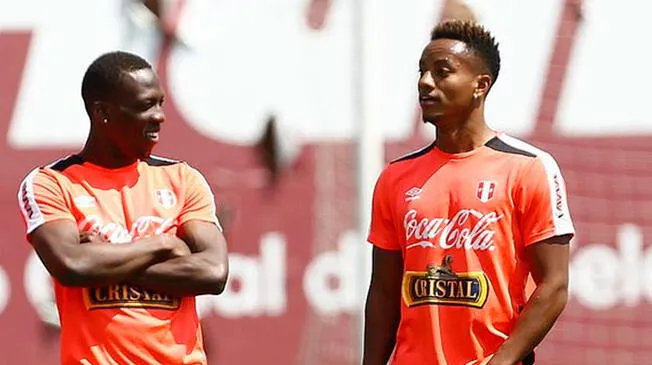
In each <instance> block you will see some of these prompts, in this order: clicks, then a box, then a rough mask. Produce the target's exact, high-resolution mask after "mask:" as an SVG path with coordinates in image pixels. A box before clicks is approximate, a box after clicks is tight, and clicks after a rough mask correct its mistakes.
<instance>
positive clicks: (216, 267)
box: [28, 219, 228, 296]
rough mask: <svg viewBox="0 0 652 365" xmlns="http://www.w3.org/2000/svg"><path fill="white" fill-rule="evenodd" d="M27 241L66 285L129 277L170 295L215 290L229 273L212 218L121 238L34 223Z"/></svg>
mask: <svg viewBox="0 0 652 365" xmlns="http://www.w3.org/2000/svg"><path fill="white" fill-rule="evenodd" d="M28 238H29V241H30V243H31V244H32V246H33V247H34V249H35V251H36V253H37V254H38V256H39V257H40V258H41V260H42V262H43V263H44V265H45V267H46V268H47V269H48V271H49V272H50V274H51V275H52V276H53V277H54V278H55V279H57V281H58V282H60V283H61V284H62V285H65V286H79V287H94V286H102V285H109V284H118V283H130V284H134V285H137V286H139V287H142V288H145V289H150V290H155V291H159V292H162V293H165V294H170V295H175V296H192V295H200V294H219V293H221V292H222V291H223V290H224V287H225V285H226V280H227V276H228V261H227V247H226V240H225V239H224V236H223V235H222V233H221V232H220V230H219V228H218V227H217V225H216V224H214V223H211V222H206V221H202V220H189V221H187V222H185V223H183V224H182V225H181V226H180V227H179V230H178V236H171V235H159V236H154V237H149V238H143V239H138V240H134V241H132V242H128V243H123V244H107V243H106V242H104V241H103V240H102V239H101V238H100V237H99V236H96V235H88V234H82V235H80V233H79V231H78V229H77V226H76V224H75V223H74V222H73V221H71V220H63V219H62V220H54V221H51V222H48V223H45V224H43V225H41V226H40V227H38V228H37V229H35V230H34V231H33V232H32V233H31V234H30V235H29V237H28Z"/></svg>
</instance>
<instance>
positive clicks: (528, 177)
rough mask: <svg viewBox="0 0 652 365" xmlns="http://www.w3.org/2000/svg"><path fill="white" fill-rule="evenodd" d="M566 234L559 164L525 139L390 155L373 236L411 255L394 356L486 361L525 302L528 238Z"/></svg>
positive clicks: (442, 362)
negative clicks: (392, 157) (455, 151)
mask: <svg viewBox="0 0 652 365" xmlns="http://www.w3.org/2000/svg"><path fill="white" fill-rule="evenodd" d="M566 234H570V235H572V234H574V228H573V224H572V221H571V217H570V213H569V209H568V204H567V200H566V188H565V185H564V179H563V178H562V175H561V173H560V170H559V167H558V165H557V163H556V162H555V160H554V159H553V157H552V156H551V155H550V154H548V153H546V152H544V151H541V150H539V149H537V148H535V147H533V146H531V145H529V144H527V143H525V142H522V141H520V140H517V139H515V138H512V137H509V136H507V135H504V134H501V135H499V136H497V137H495V138H493V139H492V140H490V141H489V142H487V144H486V145H485V146H483V147H481V148H478V149H475V150H473V151H470V152H467V153H460V154H447V153H444V152H442V151H441V150H439V149H437V148H436V147H434V144H433V145H431V146H429V147H426V148H424V149H423V150H421V151H417V152H415V153H413V154H410V155H407V156H405V157H403V158H400V159H398V160H396V161H394V162H392V163H390V164H389V165H388V166H387V167H386V168H385V170H384V171H383V172H382V174H381V176H380V177H379V179H378V181H377V184H376V187H375V191H374V198H373V209H372V219H371V228H370V233H369V237H368V240H369V242H371V243H372V244H374V245H375V246H377V247H379V248H382V249H386V250H400V251H401V252H402V255H403V260H404V274H403V289H402V300H401V303H402V306H401V322H400V325H399V330H398V334H397V344H396V349H395V354H394V358H393V362H392V364H395V365H420V364H423V365H426V364H427V365H478V364H483V363H485V362H486V361H487V360H488V358H489V357H490V356H491V355H492V354H493V353H494V352H495V351H496V350H497V348H498V347H499V346H500V345H501V344H502V343H503V342H504V340H505V339H506V338H507V336H508V335H509V334H510V331H511V330H512V328H513V326H514V324H515V322H516V319H517V318H518V315H519V313H520V311H521V310H522V308H523V306H524V305H525V303H526V302H527V293H526V282H527V280H528V277H529V274H530V270H529V268H528V267H527V264H526V262H525V260H524V259H523V254H524V248H525V247H526V246H528V245H531V244H533V243H536V242H539V241H541V240H544V239H547V238H550V237H553V236H558V235H566Z"/></svg>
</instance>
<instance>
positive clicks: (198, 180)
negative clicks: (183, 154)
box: [178, 163, 222, 230]
mask: <svg viewBox="0 0 652 365" xmlns="http://www.w3.org/2000/svg"><path fill="white" fill-rule="evenodd" d="M182 174H183V175H182V179H183V186H184V202H183V208H182V210H181V213H180V214H179V219H178V221H179V225H181V224H183V223H185V222H188V221H190V220H201V221H205V222H210V223H215V225H217V227H218V228H220V230H222V227H221V226H220V223H219V221H218V219H217V214H216V210H215V197H214V195H213V191H212V190H211V188H210V185H208V182H207V181H206V178H204V176H203V175H202V174H201V173H200V172H199V171H198V170H196V169H194V168H192V167H190V166H189V165H187V164H185V163H184V168H183V172H182Z"/></svg>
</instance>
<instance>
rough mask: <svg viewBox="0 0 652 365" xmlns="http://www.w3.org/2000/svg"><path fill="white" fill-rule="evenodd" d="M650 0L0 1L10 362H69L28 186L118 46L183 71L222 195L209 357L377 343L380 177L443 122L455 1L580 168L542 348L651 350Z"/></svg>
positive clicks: (313, 356)
mask: <svg viewBox="0 0 652 365" xmlns="http://www.w3.org/2000/svg"><path fill="white" fill-rule="evenodd" d="M651 13H652V3H650V2H645V1H640V0H619V1H613V0H585V1H582V0H546V1H517V0H490V1H488V0H473V1H471V0H469V1H464V0H410V1H390V0H374V1H373V2H372V1H369V0H348V1H344V0H168V1H165V0H158V1H157V0H152V1H141V0H125V1H119V0H94V1H84V0H59V1H46V0H0V79H1V80H2V81H1V82H0V136H2V137H4V138H2V141H1V142H0V164H1V165H2V166H3V172H2V178H1V179H0V208H1V209H0V219H1V220H2V225H3V227H4V228H3V230H2V232H1V233H0V355H1V356H0V364H17V363H20V364H26V365H31V364H46V365H47V364H56V363H58V318H57V313H56V308H55V306H54V303H53V298H52V288H51V286H50V281H49V277H48V275H47V272H46V271H45V270H44V268H43V266H42V265H41V264H40V262H39V261H38V259H37V258H36V256H35V255H34V254H33V253H32V251H31V250H30V247H29V245H28V244H27V243H26V241H25V239H24V233H23V232H24V231H23V224H22V222H21V219H20V216H19V213H18V208H17V202H16V192H17V189H18V184H19V182H20V180H21V179H22V178H23V177H24V176H25V175H26V174H27V173H28V172H29V171H30V170H31V169H32V168H34V167H36V166H39V165H42V164H45V163H47V162H49V161H53V160H56V159H57V158H58V157H60V156H61V155H64V154H69V153H74V152H76V151H78V150H79V148H80V147H81V146H82V144H83V142H84V140H85V137H86V134H87V131H88V121H87V118H86V116H85V114H84V109H83V104H82V100H81V97H80V85H81V79H82V75H83V73H84V71H85V69H86V67H87V66H88V64H89V63H90V62H91V61H92V60H93V59H94V58H95V57H97V56H98V55H99V54H101V53H103V52H105V51H110V50H115V49H123V50H128V51H132V52H135V53H138V54H140V55H142V56H144V57H145V58H147V59H148V60H150V61H151V62H152V64H153V65H155V66H156V69H157V70H158V72H159V74H160V77H161V79H162V81H163V83H164V85H165V88H166V90H167V93H168V102H167V104H166V112H167V117H168V118H167V122H166V125H165V126H164V129H163V138H162V139H163V141H162V142H161V144H160V146H159V147H158V150H157V151H156V152H157V154H160V155H164V156H169V157H174V158H177V159H183V160H187V161H189V162H190V163H192V164H193V165H194V166H196V167H197V168H199V169H200V170H201V171H202V172H203V173H204V174H205V175H206V177H207V179H208V180H209V182H210V183H211V185H212V187H213V190H214V192H215V195H216V200H217V202H218V210H219V211H218V214H219V216H220V219H221V221H222V223H223V225H224V227H225V232H226V235H227V238H228V241H229V244H230V251H231V256H230V262H231V275H230V282H229V286H228V288H227V290H226V292H225V293H224V294H223V295H221V296H219V297H201V298H200V300H199V308H198V311H199V314H200V315H201V318H202V325H203V327H204V330H205V334H206V342H207V343H206V347H207V352H208V356H209V363H210V364H243V365H248V364H260V363H273V364H305V365H352V364H357V363H359V354H360V351H361V350H360V337H361V332H360V325H361V319H360V313H361V311H362V303H363V301H364V297H365V294H366V289H367V283H368V281H367V280H368V275H369V274H368V253H369V247H368V246H369V245H367V244H365V237H364V236H365V234H366V225H367V223H368V214H369V209H368V207H369V202H370V193H371V189H372V188H373V183H374V181H375V179H376V177H377V174H378V172H379V171H380V169H381V168H382V166H383V164H384V163H385V162H386V161H388V160H391V159H393V158H396V157H398V156H400V155H402V154H404V153H407V152H409V151H412V150H414V149H417V148H419V147H421V146H423V145H424V144H426V143H428V142H429V141H431V140H432V137H433V134H434V131H433V130H432V129H431V128H429V127H426V126H423V125H422V123H421V122H420V118H419V110H418V104H417V98H416V82H417V77H418V72H417V63H418V59H419V57H420V54H421V50H422V48H423V46H424V45H425V44H426V43H427V40H428V36H429V31H430V29H431V28H432V27H433V25H434V24H435V23H436V22H437V21H439V20H441V19H443V18H468V19H476V20H478V21H480V22H482V23H483V24H485V25H486V26H487V27H488V28H489V29H490V30H491V31H492V32H493V33H494V34H495V35H496V37H497V38H498V40H499V41H500V49H501V54H502V58H503V64H502V70H501V73H500V77H499V79H498V80H497V84H496V86H495V87H494V88H493V90H492V92H491V93H490V95H489V98H488V109H487V114H488V120H489V121H490V123H491V125H492V126H493V127H495V128H497V129H500V130H503V131H506V132H508V133H510V134H512V135H514V136H517V137H519V138H522V139H525V140H527V141H529V142H531V143H533V144H535V145H537V146H540V147H542V148H544V149H547V150H548V151H550V152H551V153H552V154H553V155H554V156H555V157H556V158H557V160H558V162H559V164H560V165H561V168H562V171H563V173H564V174H565V177H566V179H567V186H568V193H569V197H570V198H569V199H570V207H571V212H572V214H573V217H574V220H575V223H576V228H577V230H578V234H577V236H576V237H575V238H574V241H573V244H572V250H573V251H572V262H571V271H572V276H571V299H570V302H569V304H568V307H567V309H566V311H565V312H564V314H563V316H562V317H561V319H560V320H559V322H558V324H557V325H556V326H555V328H554V329H553V330H552V332H551V334H550V335H549V336H548V337H547V339H546V340H545V341H544V343H543V344H542V345H541V346H540V349H539V351H538V354H537V358H538V361H537V364H541V365H552V364H577V365H582V364H591V365H597V364H619V365H622V364H652V345H651V343H652V342H651V341H650V339H651V338H652V249H651V248H650V246H649V245H648V244H647V243H646V241H649V240H650V237H651V234H652V169H651V168H650V161H652V123H650V122H651V121H650V116H649V114H648V113H647V107H648V105H647V103H648V102H649V98H650V96H651V95H652V94H650V92H649V85H651V84H652V73H650V72H649V71H648V68H649V64H650V62H652V53H651V52H650V51H649V49H648V48H647V47H644V45H643V37H644V35H649V34H652V23H651V22H649V20H648V17H649V14H651Z"/></svg>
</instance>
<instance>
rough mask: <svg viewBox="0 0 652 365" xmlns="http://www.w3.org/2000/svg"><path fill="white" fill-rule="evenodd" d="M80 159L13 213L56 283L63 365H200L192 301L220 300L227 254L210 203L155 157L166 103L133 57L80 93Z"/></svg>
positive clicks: (31, 181)
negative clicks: (84, 120) (84, 124)
mask: <svg viewBox="0 0 652 365" xmlns="http://www.w3.org/2000/svg"><path fill="white" fill-rule="evenodd" d="M82 98H83V100H84V105H85V108H86V111H87V113H88V116H89V119H90V132H89V135H88V139H87V141H86V144H85V145H84V147H83V149H82V150H81V151H80V152H79V153H77V154H75V155H72V156H68V157H65V158H62V159H60V160H58V161H57V162H55V163H52V164H50V165H47V166H45V167H39V168H36V169H34V170H33V171H32V172H30V173H29V174H28V175H27V177H25V179H24V180H23V182H22V183H21V184H20V188H19V192H18V203H19V206H20V210H21V213H22V216H23V218H24V220H25V223H26V226H27V239H28V241H29V242H30V243H31V244H32V246H33V247H34V249H35V251H36V253H37V254H38V256H39V257H40V259H41V261H42V262H43V264H44V265H45V267H46V268H47V270H48V271H49V272H50V274H51V275H52V276H53V278H54V279H55V282H54V285H55V294H56V302H57V307H58V310H59V316H60V319H61V362H62V364H94V365H114V364H206V355H205V353H204V349H203V343H202V335H201V329H200V326H199V321H198V318H197V312H196V309H195V295H199V294H219V293H221V292H222V291H223V290H224V287H225V285H226V280H227V274H228V262H227V247H226V242H225V239H224V237H223V235H222V233H221V228H220V226H219V223H218V221H217V218H216V216H215V203H214V198H213V194H212V192H211V189H210V187H209V185H208V184H207V182H206V180H205V179H204V177H203V176H202V174H201V173H200V172H199V171H197V170H196V169H194V168H192V167H190V165H188V164H187V163H185V162H180V161H175V160H171V159H166V158H161V157H155V156H152V155H151V151H152V149H153V148H154V146H155V145H156V143H157V142H158V141H159V134H160V130H161V126H162V125H163V123H164V121H165V115H164V114H163V109H162V106H163V102H164V98H165V95H164V92H163V89H162V87H161V85H160V82H159V79H158V76H157V75H156V73H155V71H154V70H153V69H152V66H151V65H150V64H149V63H148V62H147V61H145V60H144V59H142V58H141V57H139V56H136V55H134V54H130V53H126V52H111V53H107V54H104V55H102V56H100V57H99V58H97V59H96V60H95V61H94V62H93V63H92V64H91V65H90V66H89V68H88V70H87V71H86V74H85V75H84V79H83V82H82Z"/></svg>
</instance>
